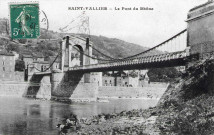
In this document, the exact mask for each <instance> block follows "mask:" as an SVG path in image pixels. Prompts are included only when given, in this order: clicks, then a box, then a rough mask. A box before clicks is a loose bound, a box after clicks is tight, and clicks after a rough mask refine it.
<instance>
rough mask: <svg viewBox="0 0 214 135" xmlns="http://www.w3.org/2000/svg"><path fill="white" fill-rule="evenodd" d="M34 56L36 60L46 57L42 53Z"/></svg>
mask: <svg viewBox="0 0 214 135" xmlns="http://www.w3.org/2000/svg"><path fill="white" fill-rule="evenodd" d="M33 56H34V57H36V58H45V56H44V55H43V54H42V53H39V52H37V53H33Z"/></svg>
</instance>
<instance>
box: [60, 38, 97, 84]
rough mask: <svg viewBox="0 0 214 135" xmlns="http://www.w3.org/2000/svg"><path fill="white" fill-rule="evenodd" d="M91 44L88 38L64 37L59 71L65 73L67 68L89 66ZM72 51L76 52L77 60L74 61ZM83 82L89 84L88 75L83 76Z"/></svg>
mask: <svg viewBox="0 0 214 135" xmlns="http://www.w3.org/2000/svg"><path fill="white" fill-rule="evenodd" d="M92 45H93V44H92V42H90V41H89V38H86V39H85V38H82V37H78V36H66V37H65V38H64V39H63V41H62V44H61V50H62V55H61V65H60V69H61V70H62V72H64V71H67V70H68V69H69V67H75V66H84V65H90V63H91V62H90V61H91V58H90V57H92V48H91V47H90V46H92ZM74 51H76V52H78V54H79V56H78V59H79V63H78V60H77V59H75V56H74V55H76V54H74ZM84 82H85V83H90V73H85V74H84Z"/></svg>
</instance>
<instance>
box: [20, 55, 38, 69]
mask: <svg viewBox="0 0 214 135" xmlns="http://www.w3.org/2000/svg"><path fill="white" fill-rule="evenodd" d="M19 56H20V59H21V60H23V61H24V62H25V69H26V68H27V66H28V65H29V64H32V63H33V61H34V60H35V59H34V57H33V56H32V55H31V54H20V55H19Z"/></svg>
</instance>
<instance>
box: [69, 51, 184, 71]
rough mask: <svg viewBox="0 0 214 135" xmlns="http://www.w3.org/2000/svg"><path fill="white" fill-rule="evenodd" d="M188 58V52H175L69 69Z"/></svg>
mask: <svg viewBox="0 0 214 135" xmlns="http://www.w3.org/2000/svg"><path fill="white" fill-rule="evenodd" d="M186 56H187V54H186V51H179V52H173V53H166V54H159V55H153V56H145V57H139V58H133V59H128V60H123V61H116V62H110V63H109V62H108V63H99V64H91V65H84V66H79V67H69V70H70V71H73V70H87V69H97V68H108V67H118V66H127V65H136V64H145V63H154V62H164V61H170V60H175V59H182V58H185V57H186Z"/></svg>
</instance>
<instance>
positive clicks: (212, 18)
mask: <svg viewBox="0 0 214 135" xmlns="http://www.w3.org/2000/svg"><path fill="white" fill-rule="evenodd" d="M186 21H187V23H188V25H187V46H189V47H190V55H193V54H199V56H200V58H201V59H206V58H209V57H211V56H214V53H213V52H214V23H213V22H214V2H212V1H208V2H207V3H205V4H202V5H199V6H197V7H194V8H192V9H191V10H190V11H189V13H188V16H187V20H186Z"/></svg>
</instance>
